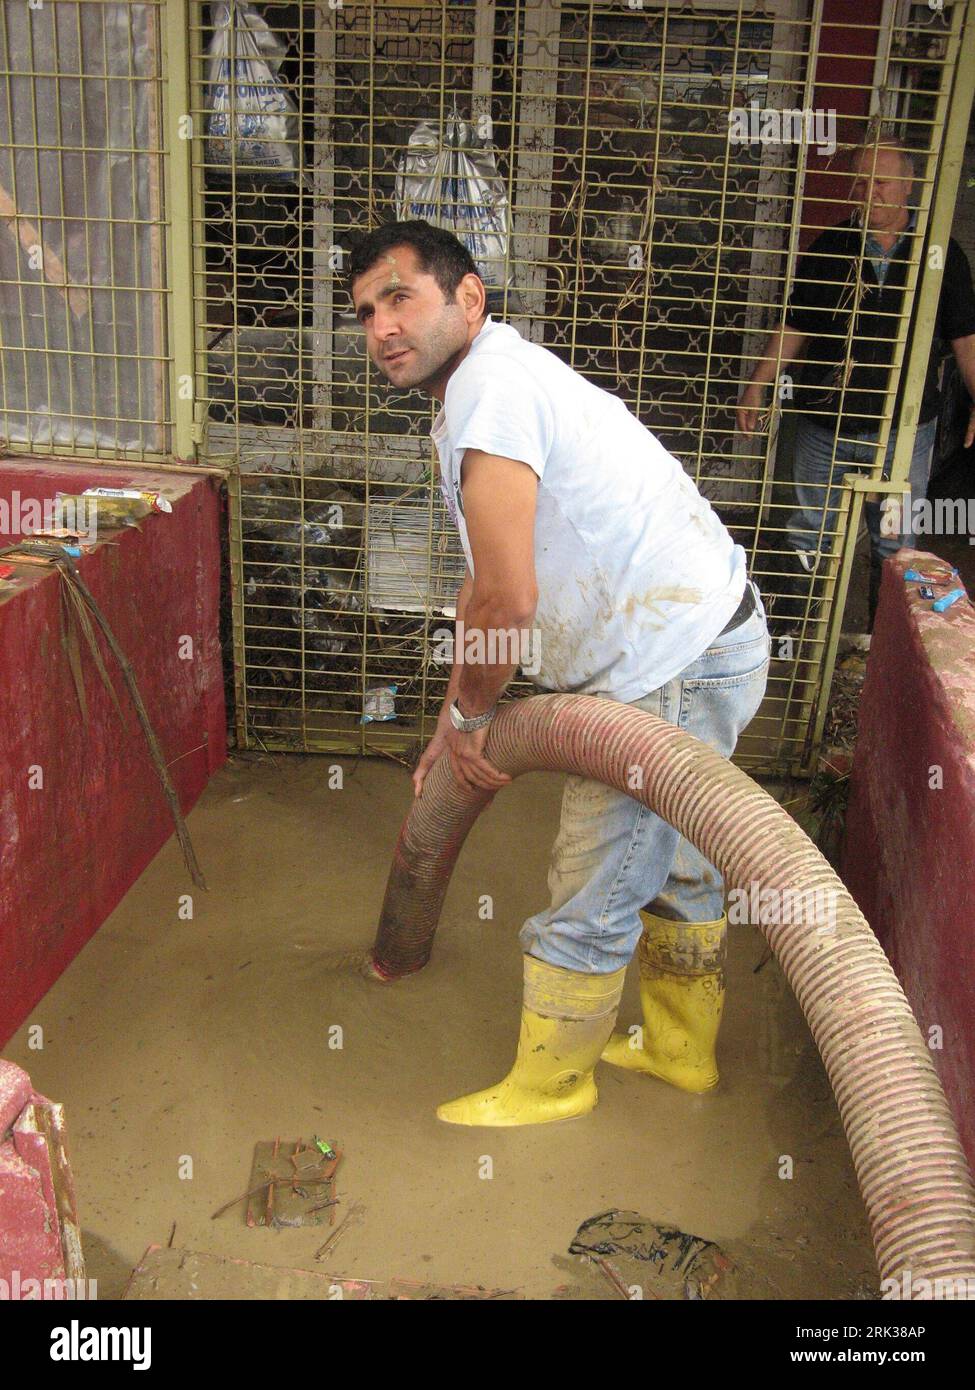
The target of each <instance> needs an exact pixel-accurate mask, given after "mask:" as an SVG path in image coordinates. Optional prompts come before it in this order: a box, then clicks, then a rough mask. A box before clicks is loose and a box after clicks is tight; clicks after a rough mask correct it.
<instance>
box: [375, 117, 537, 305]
mask: <svg viewBox="0 0 975 1390" xmlns="http://www.w3.org/2000/svg"><path fill="white" fill-rule="evenodd" d="M395 197H396V216H397V218H398V219H399V220H400V221H409V220H410V219H412V218H414V217H420V218H423V220H424V221H425V222H430V223H432V224H433V225H434V226H435V227H446V228H447V230H448V231H451V232H453V233H454V235H455V236H457V237H458V238H459V239H460V240H461V241H462V242H463V243H464V245H465V246H466V247H467V249H468V250H469V251H470V253H471V255H472V256H473V258H474V262H475V264H476V265H477V269H478V272H479V273H480V276H481V279H482V280H483V281H484V283H485V285H487V286H488V287H497V286H502V287H503V286H504V284H505V283H506V277H505V259H506V257H507V254H508V197H507V194H506V192H505V187H504V180H503V179H502V177H501V175H500V174H499V173H498V166H497V162H496V159H495V154H494V148H493V146H491V145H490V144H489V143H488V142H486V141H480V140H478V139H477V137H476V136H475V133H474V131H473V129H472V127H471V125H470V124H469V122H467V121H465V120H462V119H461V117H460V116H459V115H458V114H457V113H456V112H454V113H453V114H452V115H450V116H448V118H447V123H446V128H445V133H444V138H443V140H441V138H440V132H439V131H438V129H437V127H436V126H433V125H431V124H430V123H429V122H428V121H421V122H420V124H419V125H418V126H417V127H416V129H415V130H414V131H413V133H412V135H411V136H410V140H409V148H408V150H407V152H406V154H405V155H404V156H403V158H402V159H401V161H400V165H399V172H398V173H397V175H396V187H395ZM507 282H508V283H510V276H508V277H507Z"/></svg>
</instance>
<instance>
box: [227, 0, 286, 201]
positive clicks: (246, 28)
mask: <svg viewBox="0 0 975 1390" xmlns="http://www.w3.org/2000/svg"><path fill="white" fill-rule="evenodd" d="M214 28H215V31H216V32H215V33H214V36H213V39H212V41H211V43H210V48H209V50H208V53H207V57H208V65H207V82H208V87H207V91H208V101H207V110H208V114H207V121H206V135H207V142H206V160H207V163H208V164H209V165H211V166H213V165H217V166H219V167H223V168H226V169H229V168H230V167H231V165H235V166H236V176H237V180H238V182H243V181H246V182H248V183H257V184H262V185H263V184H267V183H279V184H280V183H287V184H293V183H296V182H297V181H298V169H299V159H300V150H299V145H298V140H299V129H298V108H297V106H296V105H295V103H294V100H293V98H292V97H291V94H290V93H289V92H288V91H287V89H286V88H285V86H284V85H283V83H282V81H281V79H280V77H279V76H278V71H279V69H280V67H281V63H282V62H283V60H284V56H285V52H286V49H285V45H284V44H283V43H282V42H281V40H280V39H279V38H278V37H277V35H276V34H274V33H272V31H271V29H270V28H269V27H268V25H267V23H266V21H265V20H264V19H262V18H261V16H260V15H259V14H258V12H257V10H255V8H254V6H253V5H247V4H242V3H237V0H233V3H230V4H223V5H217V6H216V10H215V14H214ZM231 64H232V65H233V73H232V74H231Z"/></svg>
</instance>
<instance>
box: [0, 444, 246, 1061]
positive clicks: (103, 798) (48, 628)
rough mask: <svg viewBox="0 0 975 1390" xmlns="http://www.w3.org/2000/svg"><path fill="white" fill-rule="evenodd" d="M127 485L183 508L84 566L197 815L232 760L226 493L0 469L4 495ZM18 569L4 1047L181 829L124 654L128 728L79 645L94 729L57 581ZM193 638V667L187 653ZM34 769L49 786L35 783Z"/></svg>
mask: <svg viewBox="0 0 975 1390" xmlns="http://www.w3.org/2000/svg"><path fill="white" fill-rule="evenodd" d="M130 479H137V480H138V481H137V485H138V486H140V487H162V488H163V489H164V490H165V491H166V493H167V495H169V496H170V498H171V500H172V505H173V511H172V514H171V515H162V514H160V515H152V516H149V517H147V518H146V519H145V520H144V521H142V522H141V523H140V524H139V527H138V529H135V528H126V529H124V530H122V531H115V532H112V533H110V535H109V536H105V537H104V539H102V540H100V541H99V544H98V548H97V550H96V551H95V552H94V553H93V554H91V555H87V556H83V557H82V558H81V560H80V561H79V566H80V572H81V575H82V578H83V579H84V581H85V583H86V584H87V585H88V587H89V589H90V590H91V591H92V593H93V595H94V597H95V599H96V600H97V602H98V603H99V605H100V606H101V608H102V610H103V611H104V613H105V615H106V617H107V619H108V622H109V624H110V625H111V627H112V629H113V631H114V633H115V636H116V637H117V639H118V641H119V643H120V644H121V646H122V649H123V651H124V652H125V653H126V655H127V656H128V658H129V661H130V662H131V664H132V667H133V669H134V671H135V675H136V679H137V681H138V683H139V687H140V690H141V692H142V697H143V700H144V702H145V705H146V709H147V711H148V714H149V718H150V720H151V722H152V724H153V726H154V728H155V731H156V734H157V737H158V738H159V741H160V744H161V746H162V749H163V755H164V757H165V759H166V761H167V763H168V764H169V765H170V767H169V771H170V775H171V777H172V779H173V782H174V785H175V787H176V790H177V793H178V795H179V797H180V802H181V804H182V807H183V809H184V811H187V810H189V808H190V807H191V806H192V805H193V803H194V802H195V801H196V799H197V797H198V796H199V795H200V793H201V792H202V790H203V788H204V787H205V786H206V784H207V781H208V779H209V777H210V775H211V773H212V772H213V771H214V770H215V769H216V768H217V767H219V766H220V765H221V764H222V763H223V762H224V761H225V759H226V726H225V713H224V699H223V675H222V664H221V653H220V641H219V585H220V524H221V508H220V496H219V492H218V490H217V489H216V487H215V486H214V484H213V482H212V480H211V479H210V478H208V477H205V476H201V475H198V474H192V475H191V474H173V473H168V474H167V473H159V472H155V473H153V472H151V471H146V470H135V469H134V470H132V472H131V473H130V472H128V471H123V470H120V469H110V470H109V469H104V470H101V471H99V470H98V469H96V468H92V469H87V468H86V469H85V470H84V471H83V473H82V472H79V470H78V469H77V468H72V469H70V470H69V468H68V467H66V466H65V465H64V464H61V465H58V464H55V463H49V464H45V463H40V462H38V461H37V460H30V461H26V462H15V461H11V460H4V462H3V463H2V465H0V498H5V499H6V500H7V501H8V503H9V502H10V500H11V498H12V495H13V494H14V493H15V492H19V494H20V497H21V499H24V498H26V497H37V498H40V499H43V498H48V497H53V495H54V493H55V492H56V491H57V490H59V489H61V490H63V491H70V492H78V491H81V490H83V489H84V488H85V487H88V486H95V485H104V486H112V487H119V486H124V485H125V484H127V483H128V482H129V480H130ZM9 543H10V540H9V537H8V536H0V545H6V544H9ZM0 563H2V561H0ZM18 573H19V574H20V575H21V576H25V577H24V578H23V580H22V582H20V583H19V584H18V586H17V587H16V589H15V591H14V592H13V593H12V594H10V595H9V596H7V597H4V595H5V593H7V590H6V589H5V588H0V1045H2V1043H3V1042H5V1041H6V1040H7V1038H9V1037H10V1035H11V1033H13V1032H14V1031H15V1030H16V1029H17V1028H18V1027H19V1026H20V1024H21V1023H22V1022H24V1020H25V1019H27V1018H28V1017H29V1014H30V1010H31V1008H32V1007H33V1006H34V1004H35V1003H36V1002H37V1000H39V999H40V998H41V996H42V995H43V994H44V993H45V992H46V991H47V990H48V989H49V988H50V986H51V985H52V984H53V983H54V981H55V980H56V979H57V977H58V975H60V973H61V972H62V970H64V968H65V966H66V965H67V964H68V963H69V961H71V960H72V958H73V957H74V956H75V955H76V954H77V952H78V951H79V950H80V949H81V947H82V946H83V945H84V943H85V942H86V941H87V940H88V938H89V937H90V936H91V935H92V933H93V932H94V931H96V930H97V928H98V927H99V926H100V925H101V923H102V922H103V921H104V919H105V918H106V917H107V916H108V914H109V913H110V912H111V911H112V909H113V908H114V907H115V906H116V904H117V903H118V902H119V900H120V899H121V898H122V896H123V894H124V893H125V892H126V891H127V890H128V888H130V887H131V885H132V884H133V883H134V882H135V880H136V879H137V878H138V877H139V875H140V874H141V873H142V871H143V869H144V868H145V867H146V865H147V864H149V862H150V861H151V860H152V858H153V856H154V855H155V854H156V853H157V852H158V850H159V849H160V848H161V846H162V845H163V844H165V842H166V841H167V840H168V838H169V836H170V835H171V834H172V833H173V822H172V816H171V813H170V811H169V808H168V806H167V803H166V801H165V798H164V796H163V792H162V788H161V786H160V784H159V779H158V776H157V774H156V771H155V769H154V767H153V765H152V763H151V761H150V758H149V753H148V749H147V747H146V743H145V739H144V736H143V734H142V731H141V728H140V727H139V725H138V723H137V720H136V717H135V713H134V710H133V709H132V705H131V702H130V700H129V697H128V694H127V692H126V691H125V688H124V685H123V683H122V680H121V674H120V672H119V671H118V667H117V665H116V663H115V659H114V657H112V655H111V653H110V652H109V651H108V649H107V647H105V645H104V642H102V652H103V657H104V660H105V664H106V666H107V668H108V671H109V673H110V674H111V675H112V677H113V680H114V683H115V686H116V689H117V690H118V691H119V701H120V703H121V705H122V709H123V712H124V714H125V725H124V727H123V726H122V725H121V724H120V722H119V718H118V715H117V713H116V711H115V708H114V705H113V704H112V701H111V699H110V697H109V695H108V693H107V691H106V690H105V689H104V687H103V685H102V683H101V680H100V678H99V677H98V674H97V671H96V669H95V666H94V663H93V661H92V658H91V655H90V653H89V652H88V651H87V649H86V645H85V643H84V641H83V640H82V644H81V651H82V664H83V668H84V672H85V689H86V692H87V697H88V715H89V717H88V723H87V724H85V723H84V722H83V720H82V716H81V711H80V708H79V705H78V700H77V697H76V694H75V689H74V684H73V681H72V679H71V673H70V668H69V666H68V662H67V658H66V655H65V652H64V649H63V648H62V645H61V637H60V623H59V602H60V596H59V589H60V581H59V579H58V577H57V576H56V575H55V574H52V573H50V572H49V571H46V570H45V571H42V570H40V569H30V570H28V569H27V568H26V567H22V568H21V569H20V570H19V571H18ZM184 635H185V636H189V637H192V639H193V651H194V655H193V659H192V660H182V659H181V658H180V656H179V642H180V638H181V637H183V636H184ZM32 766H35V767H40V768H41V769H42V774H43V788H42V789H35V790H31V789H30V787H29V772H28V769H29V768H30V767H32ZM204 872H205V866H204ZM191 886H192V885H191V883H190V880H189V877H188V876H187V891H189V889H190V888H191ZM174 912H175V904H174Z"/></svg>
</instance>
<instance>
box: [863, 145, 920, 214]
mask: <svg viewBox="0 0 975 1390" xmlns="http://www.w3.org/2000/svg"><path fill="white" fill-rule="evenodd" d="M851 167H852V170H853V194H852V197H853V201H854V202H855V203H860V204H861V205H862V206H863V208H864V215H865V217H866V223H867V226H868V227H869V228H870V230H871V231H875V232H886V231H894V230H897V229H898V228H899V227H901V226H902V225H903V224H904V222H905V220H906V218H905V213H906V210H907V207H908V202H909V199H910V195H911V185H912V183H913V179H912V178H911V175H910V172H907V173H905V170H904V166H903V165H902V163H901V156H900V155H899V154H898V153H897V151H896V150H884V149H880V150H876V151H874V150H861V151H860V152H859V153H858V154H857V156H856V157H855V159H854V161H853V164H852V166H851Z"/></svg>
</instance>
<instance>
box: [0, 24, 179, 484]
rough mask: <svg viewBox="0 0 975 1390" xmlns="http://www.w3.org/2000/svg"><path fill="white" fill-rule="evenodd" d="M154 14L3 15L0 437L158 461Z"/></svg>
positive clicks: (161, 426) (165, 425) (160, 306)
mask: <svg viewBox="0 0 975 1390" xmlns="http://www.w3.org/2000/svg"><path fill="white" fill-rule="evenodd" d="M160 14H161V6H160V0H150V3H144V4H110V3H105V0H85V2H84V3H76V2H75V0H44V3H43V4H40V5H37V6H30V5H28V4H26V3H24V4H16V5H13V4H11V5H4V6H3V7H2V12H0V79H2V80H0V86H2V88H3V91H2V94H0V342H2V353H0V433H2V435H3V436H4V438H5V439H6V441H7V444H8V447H9V448H10V449H11V450H15V451H20V452H23V451H30V452H34V453H52V452H60V453H67V454H79V455H94V456H102V457H112V458H117V457H119V456H125V457H131V458H137V459H148V458H164V457H165V456H166V455H167V454H168V453H169V450H170V436H169V423H170V408H169V391H170V383H169V363H168V351H167V338H166V313H167V307H168V306H167V300H166V294H165V284H166V275H165V256H166V246H165V231H164V221H165V206H164V205H165V199H164V191H163V140H162V128H161V110H162V107H161V90H162V84H163V71H162V47H161V33H160Z"/></svg>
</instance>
